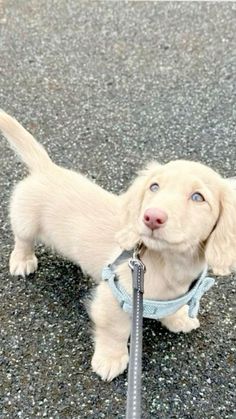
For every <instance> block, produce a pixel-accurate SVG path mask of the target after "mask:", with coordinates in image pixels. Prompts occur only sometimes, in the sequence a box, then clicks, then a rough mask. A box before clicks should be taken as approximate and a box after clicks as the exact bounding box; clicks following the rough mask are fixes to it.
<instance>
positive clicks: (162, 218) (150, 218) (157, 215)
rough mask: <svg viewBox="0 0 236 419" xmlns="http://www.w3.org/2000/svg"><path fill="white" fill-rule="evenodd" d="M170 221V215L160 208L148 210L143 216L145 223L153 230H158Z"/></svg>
mask: <svg viewBox="0 0 236 419" xmlns="http://www.w3.org/2000/svg"><path fill="white" fill-rule="evenodd" d="M167 219H168V215H167V214H166V212H165V211H162V210H161V209H159V208H148V209H147V210H146V211H145V213H144V216H143V222H144V224H146V226H147V227H149V228H150V229H151V230H156V229H157V228H159V227H162V226H163V225H164V224H165V223H166V221H167Z"/></svg>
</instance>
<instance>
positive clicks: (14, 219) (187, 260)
mask: <svg viewBox="0 0 236 419" xmlns="http://www.w3.org/2000/svg"><path fill="white" fill-rule="evenodd" d="M0 129H1V130H2V132H3V134H4V135H5V137H6V138H7V139H8V141H9V142H10V144H11V146H12V147H13V148H14V149H15V151H16V152H17V154H18V155H19V156H20V157H21V158H22V160H23V161H24V163H25V164H26V165H27V167H28V169H29V172H30V174H29V176H28V177H26V178H25V179H24V180H23V181H21V182H20V183H19V184H18V185H17V186H16V187H15V189H14V192H13V195H12V198H11V203H10V218H11V225H12V230H13V233H14V237H15V247H14V250H13V251H12V254H11V257H10V272H11V274H12V275H23V276H25V275H28V274H30V273H32V272H34V271H35V270H36V269H37V258H36V256H35V252H34V245H35V242H36V241H37V240H40V241H42V242H44V243H45V244H47V245H49V246H53V247H54V248H55V249H56V250H58V252H59V253H61V254H62V255H63V256H65V257H66V258H68V259H70V260H71V261H73V262H75V263H77V264H79V265H80V266H81V268H82V269H83V270H84V271H86V272H87V273H88V274H89V275H91V276H92V277H93V278H94V280H95V281H96V282H97V283H99V285H98V286H97V288H96V291H95V293H94V298H93V300H92V303H91V306H90V314H91V317H92V320H93V322H94V324H95V332H94V335H95V336H94V338H95V352H94V356H93V359H92V367H93V370H94V371H95V372H96V373H97V374H99V375H100V376H101V377H102V378H103V379H104V380H112V379H113V378H114V377H116V376H117V375H118V374H120V373H122V372H123V371H124V369H125V368H126V366H127V363H128V350H127V341H128V338H129V335H130V315H129V314H128V313H126V312H125V311H123V310H122V308H121V307H120V305H119V303H118V301H117V300H116V298H115V297H114V296H113V293H112V291H111V289H110V287H109V285H108V284H107V282H104V281H101V279H100V278H101V272H102V268H103V267H104V266H105V265H106V264H107V263H109V262H112V261H113V260H114V259H115V258H116V257H117V256H118V255H119V254H120V253H121V251H122V250H123V249H132V248H133V247H134V246H135V244H136V243H137V242H140V241H142V243H143V244H144V245H145V249H146V250H145V253H144V255H143V262H144V263H145V265H146V268H147V271H146V275H145V295H144V297H145V298H148V299H161V300H169V299H174V298H177V297H180V296H182V295H184V294H185V293H186V292H187V291H188V289H189V287H190V286H191V284H192V282H193V281H194V279H196V278H197V277H198V276H199V274H200V273H201V272H202V271H203V270H204V268H205V266H206V265H209V266H210V267H211V268H212V269H213V271H214V272H215V273H216V274H218V275H227V274H229V273H230V272H231V270H232V269H233V267H234V265H235V261H236V193H235V191H234V189H233V187H232V186H231V185H230V182H228V181H227V180H224V179H222V177H221V176H220V175H219V174H217V173H216V172H215V171H213V170H212V169H210V168H208V167H206V166H204V165H202V164H200V163H196V162H190V161H183V160H177V161H172V162H170V163H168V164H165V165H161V164H158V163H151V164H149V165H148V166H147V167H146V169H145V170H143V171H142V172H141V173H140V174H139V175H138V177H137V178H136V179H135V180H134V182H133V183H132V184H131V186H130V187H129V188H128V190H127V192H125V193H124V194H122V195H120V196H116V195H113V194H111V193H109V192H107V191H105V190H104V189H102V188H101V187H99V186H97V185H95V184H94V183H92V182H91V181H90V180H88V179H87V178H85V177H84V176H82V175H81V174H78V173H75V172H73V171H70V170H66V169H64V168H61V167H59V166H57V165H55V164H54V163H53V162H52V161H51V159H50V158H49V156H48V154H47V153H46V151H45V149H44V148H43V147H42V146H41V145H40V144H39V143H38V142H37V141H36V140H35V139H34V138H33V137H32V135H31V134H29V133H28V132H27V131H26V130H25V129H24V128H23V127H22V126H21V125H20V124H19V123H18V122H17V121H16V120H15V119H13V118H12V117H10V116H9V115H7V114H6V113H4V112H0ZM116 273H117V275H118V277H119V281H120V283H121V284H122V285H123V287H124V288H125V289H126V290H127V291H128V292H131V274H130V270H129V267H128V265H127V261H125V262H124V263H122V264H121V265H120V266H119V267H118V268H117V272H116ZM161 321H162V324H163V325H165V326H166V327H167V328H168V329H169V330H171V331H173V332H181V331H182V332H189V331H191V330H192V329H196V328H197V327H198V326H199V320H198V319H197V318H194V319H192V318H190V317H189V316H188V312H187V307H186V306H185V305H184V306H183V307H181V309H180V310H178V311H177V312H176V313H175V314H173V315H171V316H167V317H166V318H163V319H162V320H161Z"/></svg>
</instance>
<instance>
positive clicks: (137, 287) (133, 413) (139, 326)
mask: <svg viewBox="0 0 236 419" xmlns="http://www.w3.org/2000/svg"><path fill="white" fill-rule="evenodd" d="M141 250H142V245H137V246H136V248H135V249H134V253H133V256H132V258H131V259H130V260H129V267H130V268H131V270H132V285H133V312H132V327H131V345H130V361H129V371H128V391H127V405H126V419H140V418H141V379H142V341H143V293H144V273H145V270H146V268H145V265H144V264H143V262H142V261H141V260H140V252H141Z"/></svg>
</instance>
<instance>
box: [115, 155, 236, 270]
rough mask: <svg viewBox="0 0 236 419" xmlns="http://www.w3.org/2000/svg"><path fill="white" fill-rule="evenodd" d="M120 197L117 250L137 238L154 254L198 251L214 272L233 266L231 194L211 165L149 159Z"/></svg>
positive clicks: (235, 228)
mask: <svg viewBox="0 0 236 419" xmlns="http://www.w3.org/2000/svg"><path fill="white" fill-rule="evenodd" d="M120 198H121V207H122V208H121V229H120V231H119V233H118V234H117V239H118V241H119V243H120V245H121V247H122V248H125V249H130V248H132V247H133V246H134V245H135V244H136V243H137V242H138V241H140V240H141V241H142V242H143V243H144V244H145V246H146V247H147V248H149V249H152V250H156V251H159V252H164V251H169V252H172V253H173V252H175V253H186V252H191V253H196V251H199V252H201V253H204V254H205V258H206V261H207V263H208V264H209V265H210V266H211V267H212V269H213V271H214V272H215V273H216V274H219V275H224V274H228V273H229V272H230V271H231V270H232V268H233V266H235V265H236V192H235V191H234V190H233V188H232V187H231V186H230V184H229V182H227V181H226V180H224V179H222V178H221V177H220V175H218V174H217V173H216V172H214V171H213V170H212V169H210V168H208V167H206V166H204V165H202V164H200V163H196V162H190V161H183V160H177V161H173V162H170V163H168V164H166V165H159V164H157V163H151V164H149V165H148V166H147V168H146V169H145V170H144V171H142V172H141V173H140V174H139V176H138V177H137V178H136V180H135V181H134V183H133V184H132V185H131V186H130V188H129V189H128V191H127V192H126V193H124V194H123V195H121V197H120Z"/></svg>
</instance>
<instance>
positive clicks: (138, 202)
mask: <svg viewBox="0 0 236 419" xmlns="http://www.w3.org/2000/svg"><path fill="white" fill-rule="evenodd" d="M159 166H160V165H159V164H158V163H155V162H154V163H149V165H148V166H147V168H146V169H145V170H143V171H141V172H140V173H139V176H138V177H137V178H136V179H135V181H134V182H133V183H132V185H131V186H130V187H129V189H128V190H127V192H125V193H124V194H122V195H120V197H119V198H120V230H119V231H118V233H117V234H116V240H117V242H118V243H119V245H120V247H121V248H122V249H126V250H130V249H132V248H133V247H134V246H135V245H136V244H137V243H138V241H139V240H140V236H139V234H138V218H139V215H140V209H141V206H142V201H143V197H144V194H145V192H146V184H147V181H148V178H149V177H150V176H151V175H152V172H155V170H157V169H158V167H159Z"/></svg>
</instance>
